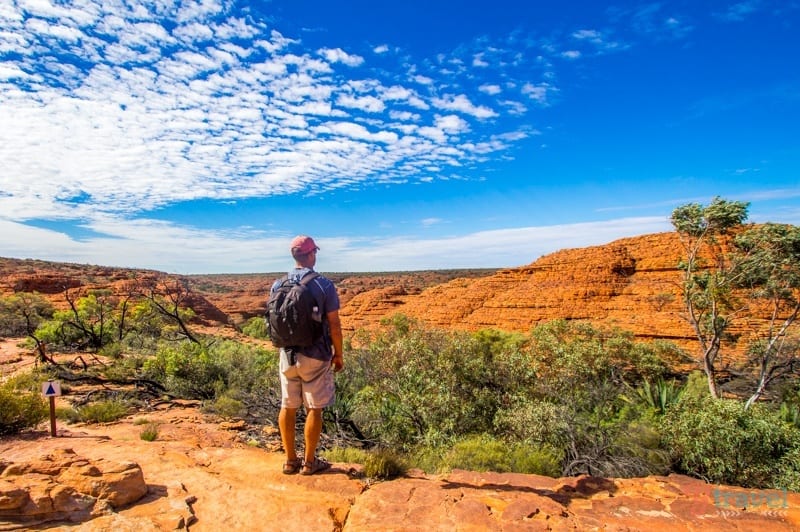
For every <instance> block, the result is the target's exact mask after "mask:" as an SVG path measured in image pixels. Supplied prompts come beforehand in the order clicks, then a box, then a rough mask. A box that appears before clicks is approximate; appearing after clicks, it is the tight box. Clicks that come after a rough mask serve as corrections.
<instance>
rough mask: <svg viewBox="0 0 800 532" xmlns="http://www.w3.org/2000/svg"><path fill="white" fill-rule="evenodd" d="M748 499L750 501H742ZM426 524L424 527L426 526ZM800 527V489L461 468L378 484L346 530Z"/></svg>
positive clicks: (362, 499) (362, 500)
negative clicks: (435, 477)
mask: <svg viewBox="0 0 800 532" xmlns="http://www.w3.org/2000/svg"><path fill="white" fill-rule="evenodd" d="M742 503H744V504H742ZM423 524H424V526H422V525H423ZM423 528H424V529H425V530H436V531H439V530H441V531H445V530H447V531H450V530H461V531H467V530H469V531H473V530H474V531H478V530H501V531H511V530H691V531H704V530H708V531H712V530H752V531H758V532H764V531H766V530H769V531H779V530H786V531H791V530H800V494H796V493H786V492H781V491H778V490H745V489H742V488H733V487H725V486H712V485H709V484H707V483H705V482H703V481H701V480H697V479H693V478H690V477H685V476H681V475H670V476H668V477H648V478H637V479H605V478H593V477H588V476H580V477H573V478H561V479H555V478H550V477H542V476H537V475H522V474H513V473H491V472H489V473H476V472H470V471H453V472H452V473H451V474H449V475H447V476H446V477H444V478H442V479H440V480H438V481H436V480H433V479H430V478H425V477H418V478H407V479H402V480H397V481H394V482H389V483H383V484H377V485H375V486H373V487H372V488H370V489H369V490H368V491H367V492H365V493H364V494H363V495H361V496H360V497H359V498H358V500H357V501H356V503H355V504H354V505H353V507H352V509H351V510H350V515H349V516H348V519H347V525H346V527H345V530H348V531H353V532H354V531H359V532H362V531H363V532H366V531H371V530H382V531H394V532H400V531H403V532H405V531H408V532H410V531H414V530H421V529H423Z"/></svg>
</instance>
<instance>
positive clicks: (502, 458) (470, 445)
mask: <svg viewBox="0 0 800 532" xmlns="http://www.w3.org/2000/svg"><path fill="white" fill-rule="evenodd" d="M561 461H562V456H561V453H559V452H558V451H556V450H555V449H554V448H552V447H550V446H548V445H543V446H536V445H531V444H526V443H522V442H516V443H511V444H509V443H507V442H504V441H501V440H498V439H497V438H495V437H494V436H491V435H489V434H481V435H477V436H470V437H466V438H464V439H461V440H459V441H458V442H456V443H455V445H453V447H452V448H451V449H450V451H449V452H447V453H446V454H445V457H444V460H443V463H442V464H441V467H443V468H445V469H466V470H469V471H497V472H500V473H505V472H513V473H528V474H536V475H547V476H558V475H559V474H560V473H561Z"/></svg>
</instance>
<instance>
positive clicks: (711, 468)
mask: <svg viewBox="0 0 800 532" xmlns="http://www.w3.org/2000/svg"><path fill="white" fill-rule="evenodd" d="M665 420H666V423H665V424H666V428H665V441H666V445H667V446H668V447H669V448H670V449H671V450H672V452H673V457H674V460H675V462H676V464H677V467H678V468H679V470H680V471H682V472H685V473H687V474H690V475H694V476H698V477H701V478H704V479H706V480H707V481H709V482H714V483H720V484H731V485H737V486H743V487H750V488H771V487H780V486H777V483H778V482H779V481H788V482H792V483H794V482H796V480H792V479H793V478H794V477H793V475H795V474H796V473H797V471H798V469H797V465H798V461H797V459H796V457H797V453H798V448H800V431H799V430H798V429H797V428H796V427H794V426H792V425H789V424H788V423H785V422H784V421H783V420H782V419H781V416H780V413H779V412H776V411H772V410H769V409H768V407H766V406H765V405H761V404H755V405H753V406H752V407H750V408H749V409H747V410H745V409H744V403H742V402H740V401H737V400H729V399H712V398H710V397H708V396H707V397H706V398H705V399H704V400H698V401H681V402H680V403H679V404H678V405H677V406H676V407H674V408H671V409H670V410H669V411H668V412H667V414H666V416H665Z"/></svg>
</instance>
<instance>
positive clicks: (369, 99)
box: [336, 94, 386, 113]
mask: <svg viewBox="0 0 800 532" xmlns="http://www.w3.org/2000/svg"><path fill="white" fill-rule="evenodd" d="M336 103H337V104H338V105H341V106H342V107H349V108H351V109H360V110H362V111H366V112H369V113H380V112H382V111H383V110H384V109H386V105H385V104H384V103H383V100H379V99H378V98H376V97H374V96H351V95H349V94H342V95H340V96H339V98H338V99H337V100H336Z"/></svg>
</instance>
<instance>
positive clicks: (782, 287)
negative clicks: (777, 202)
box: [734, 224, 800, 408]
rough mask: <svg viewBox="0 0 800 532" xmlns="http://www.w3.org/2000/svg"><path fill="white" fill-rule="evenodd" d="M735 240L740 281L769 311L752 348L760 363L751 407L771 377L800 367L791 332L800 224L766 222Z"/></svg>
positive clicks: (796, 308)
mask: <svg viewBox="0 0 800 532" xmlns="http://www.w3.org/2000/svg"><path fill="white" fill-rule="evenodd" d="M734 245H735V253H734V263H735V267H734V270H735V271H736V272H737V275H736V276H735V277H734V279H735V282H736V284H737V285H738V286H740V287H743V288H745V289H747V290H748V293H749V295H750V297H751V298H752V299H754V300H759V301H763V302H766V304H767V305H768V309H769V312H770V314H769V326H768V328H767V331H766V336H763V337H761V338H759V339H757V340H756V341H754V342H753V343H752V344H751V345H750V349H749V354H750V360H749V362H751V363H752V364H754V365H755V366H756V368H757V381H756V386H755V391H754V392H753V394H752V395H751V396H750V398H749V399H748V400H747V403H746V408H749V407H750V406H751V405H752V404H753V403H754V402H755V401H757V400H758V399H759V398H760V397H761V396H762V395H763V394H764V392H765V391H766V389H767V387H768V386H769V385H770V384H771V383H772V382H774V381H776V380H778V379H780V378H782V377H786V376H789V375H791V374H793V373H795V372H796V371H797V369H798V368H800V357H799V356H798V349H800V346H799V345H798V339H797V338H793V337H792V336H791V335H790V334H789V332H790V329H791V328H792V326H793V325H794V324H795V323H796V321H797V317H798V313H800V227H794V226H787V225H778V224H764V225H761V226H758V227H754V228H752V229H749V230H748V231H745V232H744V233H742V234H740V235H738V236H737V237H736V238H735V240H734Z"/></svg>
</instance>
